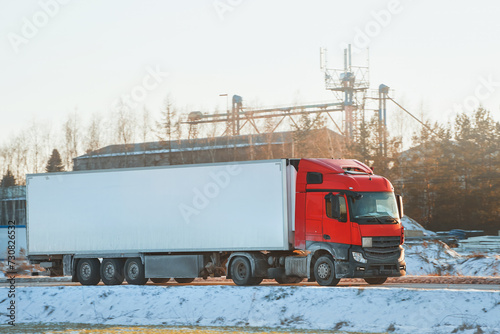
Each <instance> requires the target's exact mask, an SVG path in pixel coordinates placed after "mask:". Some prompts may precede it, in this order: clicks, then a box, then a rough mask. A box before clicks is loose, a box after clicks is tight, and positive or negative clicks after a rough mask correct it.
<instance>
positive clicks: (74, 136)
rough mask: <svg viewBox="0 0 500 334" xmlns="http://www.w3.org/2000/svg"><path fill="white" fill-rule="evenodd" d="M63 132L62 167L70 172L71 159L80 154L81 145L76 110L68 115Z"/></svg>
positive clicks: (78, 118)
mask: <svg viewBox="0 0 500 334" xmlns="http://www.w3.org/2000/svg"><path fill="white" fill-rule="evenodd" d="M63 132H64V153H63V156H64V165H65V166H66V170H71V169H72V166H73V158H76V157H77V156H78V154H79V152H80V145H81V140H82V138H81V137H82V136H81V130H80V117H79V116H78V113H77V110H75V112H73V113H70V114H69V115H68V116H67V118H66V121H65V122H64V124H63Z"/></svg>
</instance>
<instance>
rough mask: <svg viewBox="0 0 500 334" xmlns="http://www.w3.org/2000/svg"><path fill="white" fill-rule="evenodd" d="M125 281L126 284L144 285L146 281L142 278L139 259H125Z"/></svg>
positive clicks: (142, 273)
mask: <svg viewBox="0 0 500 334" xmlns="http://www.w3.org/2000/svg"><path fill="white" fill-rule="evenodd" d="M125 280H126V281H127V283H128V284H132V285H144V284H146V282H147V281H148V279H147V278H146V277H145V276H144V265H143V264H142V261H141V258H139V257H135V258H130V259H127V261H126V262H125Z"/></svg>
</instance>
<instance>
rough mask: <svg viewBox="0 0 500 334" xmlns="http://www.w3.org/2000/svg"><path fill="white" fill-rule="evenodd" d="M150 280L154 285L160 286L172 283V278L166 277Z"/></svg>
mask: <svg viewBox="0 0 500 334" xmlns="http://www.w3.org/2000/svg"><path fill="white" fill-rule="evenodd" d="M150 280H151V282H153V283H156V284H160V283H167V282H168V281H170V278H169V277H166V278H150Z"/></svg>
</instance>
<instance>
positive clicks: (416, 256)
mask: <svg viewBox="0 0 500 334" xmlns="http://www.w3.org/2000/svg"><path fill="white" fill-rule="evenodd" d="M404 247H405V258H406V268H407V274H408V275H461V276H500V255H493V254H490V255H488V254H479V253H477V254H471V255H462V254H459V253H457V252H455V251H454V250H453V249H451V248H450V247H448V245H446V244H445V243H443V242H441V241H436V240H430V241H425V242H420V243H406V244H405V245H404Z"/></svg>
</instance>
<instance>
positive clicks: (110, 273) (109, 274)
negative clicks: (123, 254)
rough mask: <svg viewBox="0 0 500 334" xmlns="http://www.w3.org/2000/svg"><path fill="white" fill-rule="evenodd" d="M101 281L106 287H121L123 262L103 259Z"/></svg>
mask: <svg viewBox="0 0 500 334" xmlns="http://www.w3.org/2000/svg"><path fill="white" fill-rule="evenodd" d="M101 279H102V282H103V283H104V284H106V285H120V284H122V283H123V279H124V275H123V260H121V259H103V260H102V263H101Z"/></svg>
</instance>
